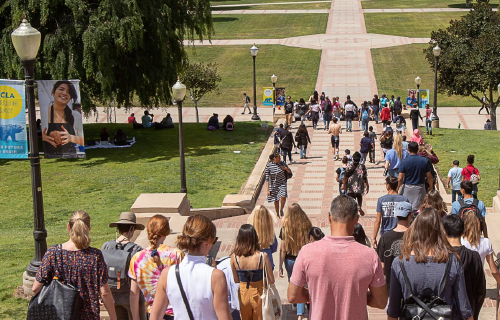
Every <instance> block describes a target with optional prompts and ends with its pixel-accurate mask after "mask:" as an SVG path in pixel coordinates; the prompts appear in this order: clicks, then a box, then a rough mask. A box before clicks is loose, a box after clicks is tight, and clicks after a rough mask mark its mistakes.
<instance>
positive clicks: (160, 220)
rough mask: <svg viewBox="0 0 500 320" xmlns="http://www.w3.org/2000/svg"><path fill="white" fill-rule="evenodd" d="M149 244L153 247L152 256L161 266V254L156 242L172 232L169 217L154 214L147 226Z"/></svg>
mask: <svg viewBox="0 0 500 320" xmlns="http://www.w3.org/2000/svg"><path fill="white" fill-rule="evenodd" d="M147 231H148V240H149V246H150V247H151V258H153V261H154V262H155V263H156V265H157V266H161V265H162V262H161V259H160V254H159V253H158V251H157V249H158V248H157V247H156V242H157V241H158V239H159V238H161V237H166V236H168V235H169V234H170V225H169V223H168V219H167V218H166V217H164V216H162V215H160V214H157V215H154V216H153V217H152V218H151V219H149V221H148V226H147Z"/></svg>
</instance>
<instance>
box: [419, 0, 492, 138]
mask: <svg viewBox="0 0 500 320" xmlns="http://www.w3.org/2000/svg"><path fill="white" fill-rule="evenodd" d="M499 34H500V16H499V15H498V13H496V12H493V10H492V9H491V7H490V6H489V5H488V3H487V2H484V1H481V2H478V3H477V4H475V5H474V8H473V10H471V11H470V12H469V13H468V14H467V15H466V16H464V17H462V19H460V20H452V21H451V22H450V26H449V27H448V28H447V29H446V30H442V29H440V30H438V31H434V32H432V34H431V41H430V43H429V47H428V48H426V49H425V50H424V53H425V54H426V58H427V60H428V61H429V63H430V65H431V67H432V69H434V56H433V54H432V48H433V47H434V46H435V44H436V43H438V44H439V46H440V47H441V49H442V51H441V55H440V56H439V65H438V71H439V77H438V88H439V92H441V93H446V94H448V95H449V96H451V95H461V96H464V97H465V96H470V97H473V98H475V99H476V100H477V101H478V102H479V103H481V104H482V103H483V102H482V94H483V93H486V103H487V104H488V106H489V107H490V115H491V127H492V129H493V130H497V124H496V109H497V106H498V104H499V103H500V97H497V98H496V99H495V98H494V96H496V91H497V87H498V84H499V83H500V37H499V36H498V35H499Z"/></svg>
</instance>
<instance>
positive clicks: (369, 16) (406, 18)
mask: <svg viewBox="0 0 500 320" xmlns="http://www.w3.org/2000/svg"><path fill="white" fill-rule="evenodd" d="M465 14H466V13H465V12H432V13H429V12H424V13H365V24H366V31H367V32H368V33H377V34H389V35H394V36H403V37H411V38H430V36H431V32H432V31H434V30H438V29H445V28H447V27H448V26H449V24H450V20H452V19H459V18H460V17H462V16H464V15H465Z"/></svg>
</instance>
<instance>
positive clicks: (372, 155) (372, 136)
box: [368, 126, 377, 163]
mask: <svg viewBox="0 0 500 320" xmlns="http://www.w3.org/2000/svg"><path fill="white" fill-rule="evenodd" d="M368 137H369V138H370V139H372V143H373V148H372V149H370V162H371V163H375V140H377V134H376V133H375V132H373V127H372V126H370V127H369V128H368Z"/></svg>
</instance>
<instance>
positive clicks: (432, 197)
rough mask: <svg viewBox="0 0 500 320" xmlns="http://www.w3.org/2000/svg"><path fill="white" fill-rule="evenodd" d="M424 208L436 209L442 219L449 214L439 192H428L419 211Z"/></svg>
mask: <svg viewBox="0 0 500 320" xmlns="http://www.w3.org/2000/svg"><path fill="white" fill-rule="evenodd" d="M424 208H433V209H436V211H437V212H438V213H439V216H440V217H441V218H442V217H444V216H445V215H447V214H448V207H447V206H446V203H445V202H444V200H443V198H442V197H441V195H440V194H439V191H437V190H431V191H429V192H427V194H426V195H425V197H424V200H423V201H422V204H421V205H420V208H419V210H422V209H424Z"/></svg>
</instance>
